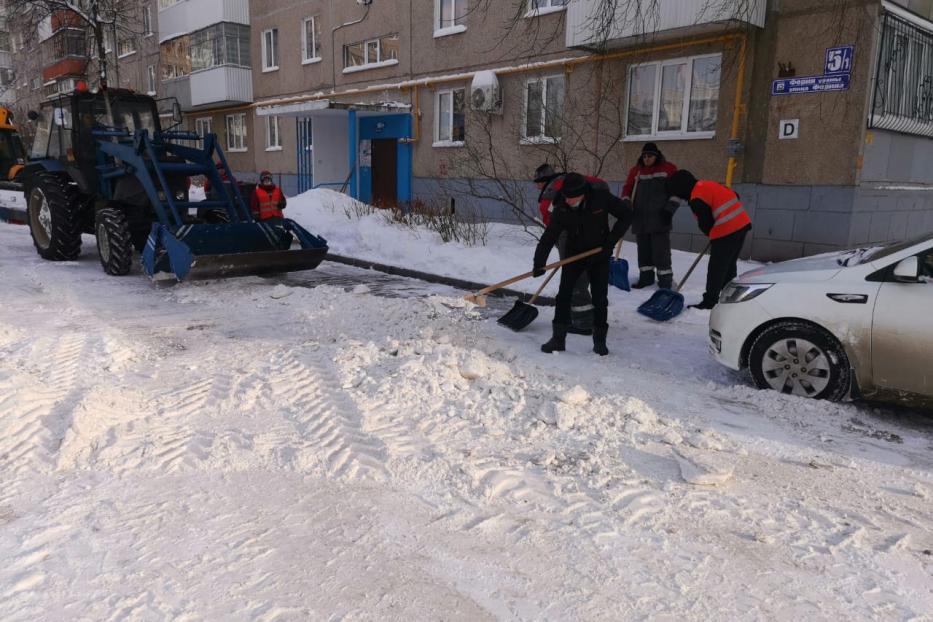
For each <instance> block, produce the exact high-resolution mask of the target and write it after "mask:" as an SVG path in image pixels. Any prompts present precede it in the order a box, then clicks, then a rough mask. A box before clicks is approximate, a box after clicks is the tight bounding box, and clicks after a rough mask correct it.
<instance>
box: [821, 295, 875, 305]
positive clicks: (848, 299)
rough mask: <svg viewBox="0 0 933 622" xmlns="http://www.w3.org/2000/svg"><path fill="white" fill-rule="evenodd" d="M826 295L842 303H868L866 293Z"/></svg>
mask: <svg viewBox="0 0 933 622" xmlns="http://www.w3.org/2000/svg"><path fill="white" fill-rule="evenodd" d="M826 297H827V298H829V299H830V300H834V301H836V302H841V303H842V304H850V305H863V304H867V303H868V295H867V294H826Z"/></svg>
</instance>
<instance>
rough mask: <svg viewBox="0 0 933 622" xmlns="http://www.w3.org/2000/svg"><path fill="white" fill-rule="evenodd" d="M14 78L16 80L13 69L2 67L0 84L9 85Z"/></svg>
mask: <svg viewBox="0 0 933 622" xmlns="http://www.w3.org/2000/svg"><path fill="white" fill-rule="evenodd" d="M14 80H16V76H15V75H14V74H13V70H12V69H10V68H9V67H4V68H2V69H0V86H9V85H11V84H13V81H14Z"/></svg>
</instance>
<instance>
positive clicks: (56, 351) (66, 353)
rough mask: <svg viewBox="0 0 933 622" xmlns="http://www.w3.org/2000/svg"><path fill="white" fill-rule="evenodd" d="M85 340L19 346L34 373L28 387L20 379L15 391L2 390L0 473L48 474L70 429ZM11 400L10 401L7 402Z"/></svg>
mask: <svg viewBox="0 0 933 622" xmlns="http://www.w3.org/2000/svg"><path fill="white" fill-rule="evenodd" d="M90 345H91V340H89V339H88V338H87V337H86V336H84V335H77V334H69V335H67V336H65V337H63V338H61V339H60V340H57V342H54V341H53V340H52V339H37V340H34V341H32V342H30V343H27V344H23V346H24V347H23V348H21V350H22V351H23V352H24V353H25V352H31V358H32V360H33V361H35V360H38V361H40V362H39V364H38V365H36V366H35V367H34V370H33V371H34V373H33V374H32V380H33V382H32V383H29V384H24V383H23V382H22V378H20V382H19V383H17V384H16V386H7V387H4V391H3V392H4V393H5V394H6V395H7V398H6V399H5V400H4V403H3V408H2V409H0V413H2V415H0V416H2V419H0V422H2V424H3V426H4V429H5V433H4V434H3V435H2V437H0V469H3V470H4V471H7V472H12V473H14V474H16V476H17V477H20V476H22V475H23V473H24V472H27V471H32V472H37V471H38V472H49V471H51V470H53V469H54V468H55V465H56V463H57V454H58V451H59V449H60V448H61V445H62V442H63V440H64V438H65V435H66V434H67V432H68V429H69V428H70V426H71V422H72V416H73V410H74V405H75V403H76V402H78V401H79V400H80V399H81V391H82V389H81V388H80V386H79V385H81V384H83V383H82V382H81V380H82V379H81V378H80V377H79V370H80V368H81V362H82V360H83V359H84V356H85V354H86V353H87V352H88V351H89V350H90V347H89V346H90ZM11 398H12V399H11Z"/></svg>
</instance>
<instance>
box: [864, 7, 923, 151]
mask: <svg viewBox="0 0 933 622" xmlns="http://www.w3.org/2000/svg"><path fill="white" fill-rule="evenodd" d="M876 67H877V69H876V70H875V92H874V96H873V98H872V106H871V116H870V118H869V127H871V128H879V129H885V130H891V131H893V132H903V133H906V134H915V135H919V136H927V137H933V32H931V31H929V30H925V29H923V28H921V27H920V26H919V25H917V24H914V23H913V22H908V21H907V20H904V19H901V18H900V17H899V16H896V15H893V14H891V13H885V14H884V16H883V17H882V21H881V37H880V42H879V45H878V60H877V62H876Z"/></svg>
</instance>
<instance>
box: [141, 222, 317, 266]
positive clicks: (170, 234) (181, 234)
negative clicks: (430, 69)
mask: <svg viewBox="0 0 933 622" xmlns="http://www.w3.org/2000/svg"><path fill="white" fill-rule="evenodd" d="M293 246H294V247H295V248H293ZM325 255H327V242H326V241H325V240H324V239H323V238H320V237H318V236H315V235H312V234H310V233H308V232H307V231H306V230H305V229H304V228H302V227H301V225H299V224H298V223H296V222H294V221H292V220H289V219H281V220H275V221H265V222H239V223H224V224H195V225H183V226H181V227H178V228H177V229H175V230H174V231H173V230H172V229H170V228H169V227H166V226H165V225H162V224H154V225H153V226H152V231H151V232H150V234H149V239H148V240H147V241H146V248H145V249H144V250H143V255H142V264H143V269H144V270H145V271H146V273H147V274H148V275H149V276H151V277H153V278H157V279H161V278H174V279H176V280H178V281H182V280H185V279H210V278H220V277H227V276H245V275H251V274H268V273H273V272H295V271H298V270H311V269H313V268H316V267H317V266H318V264H320V263H321V261H322V260H323V259H324V257H325Z"/></svg>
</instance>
